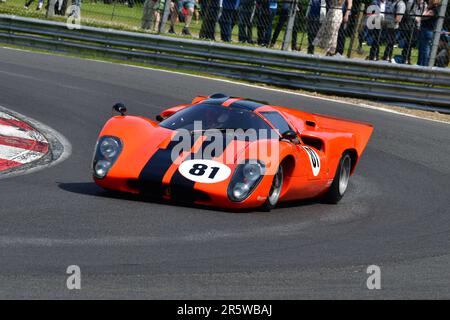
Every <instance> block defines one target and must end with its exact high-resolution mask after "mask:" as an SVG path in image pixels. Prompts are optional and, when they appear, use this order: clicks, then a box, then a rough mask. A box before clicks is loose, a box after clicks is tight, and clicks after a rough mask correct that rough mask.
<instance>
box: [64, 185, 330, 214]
mask: <svg viewBox="0 0 450 320" xmlns="http://www.w3.org/2000/svg"><path fill="white" fill-rule="evenodd" d="M58 187H59V188H60V189H62V190H64V191H67V192H72V193H76V194H82V195H87V196H93V197H100V198H111V199H120V200H128V201H139V202H147V203H155V204H160V205H171V206H177V207H187V208H195V209H199V210H205V211H211V210H213V211H221V212H227V213H259V214H260V213H262V212H263V211H261V210H259V209H257V208H256V209H239V210H230V209H226V208H219V207H212V206H205V205H196V204H193V203H189V202H179V201H174V200H171V201H167V200H163V199H158V198H149V197H146V196H142V195H134V194H129V193H125V192H118V191H112V190H105V189H102V188H100V187H99V186H97V185H96V184H95V183H94V182H70V183H62V182H59V183H58ZM319 203H322V202H321V201H320V199H308V200H298V201H288V202H282V203H279V204H278V205H277V207H276V208H275V209H274V210H275V211H276V209H283V208H293V207H302V206H308V205H314V204H319Z"/></svg>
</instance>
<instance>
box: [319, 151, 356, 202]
mask: <svg viewBox="0 0 450 320" xmlns="http://www.w3.org/2000/svg"><path fill="white" fill-rule="evenodd" d="M351 169H352V158H351V157H350V154H349V153H347V152H346V153H344V154H343V155H342V157H341V160H340V161H339V165H338V168H337V170H336V175H335V176H334V179H333V182H332V183H331V186H330V189H328V191H327V193H326V194H325V196H324V200H325V202H327V203H334V204H336V203H338V202H339V201H340V200H341V199H342V197H343V196H344V194H345V191H347V187H348V182H349V180H350V172H351Z"/></svg>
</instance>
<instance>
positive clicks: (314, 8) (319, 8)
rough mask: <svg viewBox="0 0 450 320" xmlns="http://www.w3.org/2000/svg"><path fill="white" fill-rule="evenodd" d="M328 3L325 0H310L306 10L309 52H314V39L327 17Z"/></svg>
mask: <svg viewBox="0 0 450 320" xmlns="http://www.w3.org/2000/svg"><path fill="white" fill-rule="evenodd" d="M326 16H327V4H326V1H325V0H310V1H309V5H308V9H307V11H306V32H307V33H308V53H309V54H314V45H313V41H314V39H315V38H316V36H317V32H319V29H320V27H321V25H322V23H323V21H324V20H325V19H326Z"/></svg>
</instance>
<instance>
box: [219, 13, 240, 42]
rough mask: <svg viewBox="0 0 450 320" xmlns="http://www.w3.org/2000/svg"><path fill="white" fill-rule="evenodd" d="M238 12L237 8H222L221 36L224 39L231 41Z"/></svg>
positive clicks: (220, 20)
mask: <svg viewBox="0 0 450 320" xmlns="http://www.w3.org/2000/svg"><path fill="white" fill-rule="evenodd" d="M236 14H237V11H236V10H235V9H225V8H223V9H222V15H221V16H220V19H219V25H220V38H221V39H222V41H225V42H230V41H231V33H232V30H233V27H234V23H235V21H236Z"/></svg>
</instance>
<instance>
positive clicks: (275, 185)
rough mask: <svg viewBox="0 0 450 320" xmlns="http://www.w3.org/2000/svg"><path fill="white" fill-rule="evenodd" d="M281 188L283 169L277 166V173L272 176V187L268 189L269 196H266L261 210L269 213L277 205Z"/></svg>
mask: <svg viewBox="0 0 450 320" xmlns="http://www.w3.org/2000/svg"><path fill="white" fill-rule="evenodd" d="M282 188H283V167H282V166H279V167H278V170H277V173H276V174H275V175H274V176H273V180H272V186H271V187H270V191H269V194H268V196H267V199H266V202H264V204H263V205H262V207H261V209H262V210H264V211H270V210H272V209H273V208H275V206H276V205H277V203H278V199H279V198H280V194H281V189H282Z"/></svg>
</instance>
